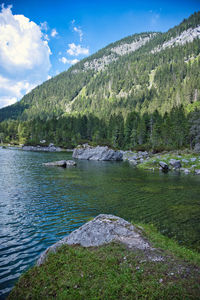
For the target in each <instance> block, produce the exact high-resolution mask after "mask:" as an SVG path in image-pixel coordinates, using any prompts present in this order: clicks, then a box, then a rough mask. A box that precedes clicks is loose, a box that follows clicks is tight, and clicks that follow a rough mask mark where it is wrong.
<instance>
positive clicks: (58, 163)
mask: <svg viewBox="0 0 200 300" xmlns="http://www.w3.org/2000/svg"><path fill="white" fill-rule="evenodd" d="M43 165H44V166H47V167H48V166H57V167H63V168H66V167H68V166H76V163H75V161H73V160H59V161H53V162H47V163H44V164H43Z"/></svg>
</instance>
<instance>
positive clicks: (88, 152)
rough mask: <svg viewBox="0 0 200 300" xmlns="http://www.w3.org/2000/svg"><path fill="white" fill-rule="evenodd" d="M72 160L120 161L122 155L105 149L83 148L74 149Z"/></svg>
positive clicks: (98, 147)
mask: <svg viewBox="0 0 200 300" xmlns="http://www.w3.org/2000/svg"><path fill="white" fill-rule="evenodd" d="M72 157H73V158H78V159H87V160H122V158H123V154H122V153H121V152H120V151H114V150H112V149H109V148H108V147H107V146H106V147H100V146H97V147H84V148H75V149H74V151H73V155H72Z"/></svg>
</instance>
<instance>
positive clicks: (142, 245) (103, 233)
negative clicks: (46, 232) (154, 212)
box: [37, 214, 163, 266]
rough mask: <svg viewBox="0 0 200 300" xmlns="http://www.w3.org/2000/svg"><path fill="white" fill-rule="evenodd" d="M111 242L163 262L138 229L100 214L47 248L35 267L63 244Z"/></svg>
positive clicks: (88, 244) (93, 245) (100, 243)
mask: <svg viewBox="0 0 200 300" xmlns="http://www.w3.org/2000/svg"><path fill="white" fill-rule="evenodd" d="M113 241H116V242H121V243H123V244H125V245H127V247H128V248H130V249H133V250H134V249H138V250H142V251H148V257H149V260H152V259H154V260H155V259H157V260H163V258H162V257H161V256H160V255H159V256H157V253H156V252H155V250H156V249H154V248H152V247H151V246H150V244H149V242H148V241H147V240H146V239H145V238H144V237H143V236H142V234H141V232H140V231H139V229H137V228H136V227H135V226H133V225H132V224H131V223H129V222H127V221H125V220H124V219H122V218H119V217H116V216H113V215H105V214H101V215H99V216H97V217H96V218H94V219H93V220H92V221H89V222H88V223H86V224H84V225H83V226H81V227H80V228H78V229H77V230H75V231H73V232H72V233H71V234H70V235H68V236H66V237H64V238H63V239H62V240H60V241H58V242H57V243H56V244H54V245H52V246H51V247H49V248H48V249H47V250H46V251H45V252H43V253H42V255H41V256H40V258H39V259H38V261H37V265H38V266H40V265H41V264H43V263H44V262H45V260H46V258H47V254H48V253H49V252H56V250H57V249H58V248H59V247H60V246H62V245H64V244H67V245H75V244H78V245H81V246H83V247H97V246H101V245H104V244H107V243H110V242H113Z"/></svg>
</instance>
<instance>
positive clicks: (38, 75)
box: [0, 0, 200, 108]
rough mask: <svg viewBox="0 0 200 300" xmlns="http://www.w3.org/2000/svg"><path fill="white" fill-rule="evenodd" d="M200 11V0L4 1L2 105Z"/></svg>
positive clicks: (0, 21)
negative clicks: (118, 44) (106, 50)
mask: <svg viewBox="0 0 200 300" xmlns="http://www.w3.org/2000/svg"><path fill="white" fill-rule="evenodd" d="M199 10H200V0H194V1H193V0H190V1H188V0H187V1H185V0H182V1H179V0H177V1H176V0H173V1H172V0H168V1H161V0H160V1H158V0H154V1H149V0H148V1H147V0H143V1H138V0H137V1H133V0H132V1H130V0H107V1H106V0H97V1H94V0H90V1H89V0H82V1H81V0H73V1H71V0H48V1H43V0H40V1H39V0H31V1H30V0H9V1H7V0H4V1H2V2H1V0H0V108H1V107H4V106H7V105H11V104H13V103H15V102H16V101H19V100H20V99H21V98H22V97H23V95H25V94H26V93H28V92H30V91H31V90H32V89H33V88H34V87H35V86H37V85H38V84H41V83H42V82H44V81H46V80H48V79H49V78H51V77H53V76H56V75H57V74H59V73H60V72H62V71H65V70H67V69H68V68H69V67H70V66H71V65H73V64H75V63H77V62H78V61H80V60H81V59H83V58H85V57H87V56H89V55H91V54H93V53H95V52H96V51H98V50H99V49H101V48H103V47H105V46H106V45H108V44H110V43H112V42H114V41H116V40H119V39H121V38H124V37H126V36H128V35H131V34H134V33H141V32H146V31H161V32H164V31H167V30H169V29H170V28H172V27H174V26H175V25H177V24H179V23H180V22H181V21H182V20H183V19H184V18H188V17H189V16H190V15H191V14H192V13H194V12H195V11H199Z"/></svg>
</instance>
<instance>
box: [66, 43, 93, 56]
mask: <svg viewBox="0 0 200 300" xmlns="http://www.w3.org/2000/svg"><path fill="white" fill-rule="evenodd" d="M68 46H69V49H68V50H67V53H68V54H69V55H72V56H79V55H88V54H89V49H88V48H83V47H81V45H75V44H74V43H72V44H68Z"/></svg>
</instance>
